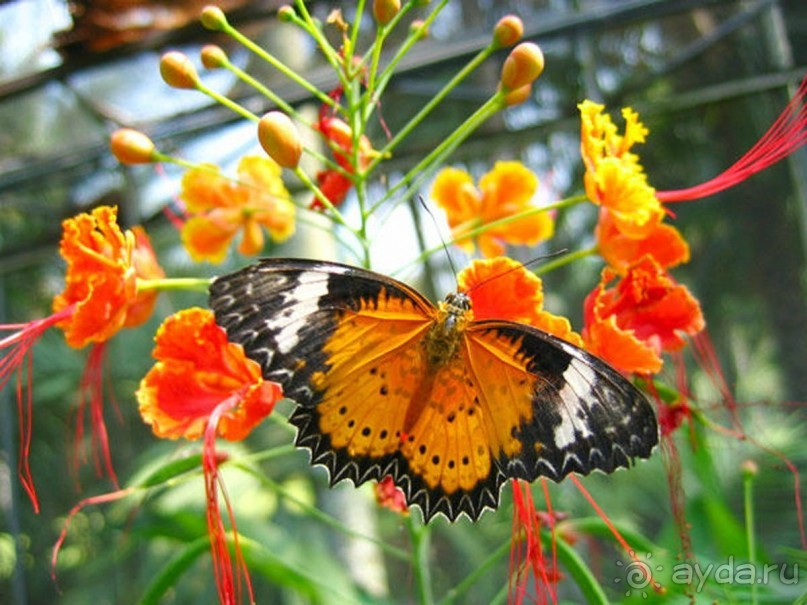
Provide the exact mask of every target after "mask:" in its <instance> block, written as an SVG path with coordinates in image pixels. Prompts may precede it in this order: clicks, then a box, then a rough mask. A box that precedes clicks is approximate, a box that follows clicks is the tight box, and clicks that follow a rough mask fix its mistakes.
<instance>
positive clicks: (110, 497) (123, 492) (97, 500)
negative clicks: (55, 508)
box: [50, 487, 136, 582]
mask: <svg viewBox="0 0 807 605" xmlns="http://www.w3.org/2000/svg"><path fill="white" fill-rule="evenodd" d="M135 491H136V488H134V487H127V488H125V489H119V490H116V491H114V492H110V493H108V494H101V495H100V496H90V497H89V498H84V499H83V500H81V501H80V502H79V503H78V504H76V505H75V506H74V507H73V508H71V509H70V512H69V513H67V517H66V518H65V520H64V525H63V526H62V531H61V532H60V533H59V538H58V539H57V540H56V543H55V544H54V545H53V551H52V552H51V556H50V577H51V578H52V579H53V581H54V582H56V561H57V560H58V558H59V551H60V550H61V549H62V545H63V544H64V541H65V540H66V539H67V530H68V529H70V523H71V522H72V521H73V517H75V516H76V515H77V514H78V513H79V512H80V511H81V509H83V508H84V507H85V506H89V505H91V504H105V503H107V502H114V501H115V500H120V499H121V498H125V497H126V496H128V495H129V494H131V493H134V492H135Z"/></svg>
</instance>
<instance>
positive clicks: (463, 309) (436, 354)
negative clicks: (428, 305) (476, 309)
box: [426, 292, 473, 367]
mask: <svg viewBox="0 0 807 605" xmlns="http://www.w3.org/2000/svg"><path fill="white" fill-rule="evenodd" d="M472 319H473V312H472V311H471V299H470V298H469V297H468V295H467V294H465V293H463V292H453V293H451V294H449V295H448V296H446V299H445V300H444V301H443V302H441V303H440V305H439V308H438V311H437V318H436V320H435V322H434V325H433V326H432V328H431V330H430V331H429V335H428V337H427V338H426V350H427V352H428V358H429V363H430V365H431V366H432V367H438V366H441V365H443V364H444V363H446V362H447V361H449V360H450V359H452V358H453V357H454V355H455V354H456V352H457V345H458V343H459V340H460V338H461V337H462V332H463V330H464V329H465V325H466V324H467V323H468V322H469V321H471V320H472Z"/></svg>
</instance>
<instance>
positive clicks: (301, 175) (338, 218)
mask: <svg viewBox="0 0 807 605" xmlns="http://www.w3.org/2000/svg"><path fill="white" fill-rule="evenodd" d="M293 172H294V174H295V175H296V176H297V178H298V179H300V180H301V181H302V183H303V185H305V186H306V187H308V189H310V190H311V191H312V192H313V194H314V196H315V197H316V198H317V200H318V201H319V202H320V203H322V205H323V206H325V209H326V210H328V212H329V214H327V215H326V216H327V217H328V218H330V219H331V220H333V221H334V222H336V223H338V224H340V225H342V226H343V227H346V228H347V229H349V230H350V231H351V232H352V233H356V232H355V230H354V229H353V228H352V227H351V226H350V225H348V224H347V222H346V221H345V217H343V216H342V213H341V212H339V210H337V209H336V206H334V205H333V204H332V203H331V200H329V199H328V196H326V195H325V194H324V193H323V192H322V189H320V188H319V187H317V185H316V183H314V182H313V181H312V180H311V179H310V178H308V175H307V174H306V173H305V172H303V170H302V168H300V167H299V166H297V167H296V168H295V169H294V171H293Z"/></svg>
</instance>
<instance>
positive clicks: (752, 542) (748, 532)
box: [743, 461, 758, 605]
mask: <svg viewBox="0 0 807 605" xmlns="http://www.w3.org/2000/svg"><path fill="white" fill-rule="evenodd" d="M746 464H747V465H748V467H750V466H751V465H753V462H751V461H748V462H747V463H746ZM755 475H756V471H755V469H752V468H746V467H745V465H744V468H743V504H744V507H745V539H746V541H747V542H748V562H749V563H751V565H753V566H755V567H756V563H757V561H756V558H757V557H756V552H757V544H756V535H755V532H754V476H755ZM751 603H752V605H757V603H758V595H757V586H756V584H755V583H753V582H752V583H751Z"/></svg>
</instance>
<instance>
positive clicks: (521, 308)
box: [457, 256, 583, 346]
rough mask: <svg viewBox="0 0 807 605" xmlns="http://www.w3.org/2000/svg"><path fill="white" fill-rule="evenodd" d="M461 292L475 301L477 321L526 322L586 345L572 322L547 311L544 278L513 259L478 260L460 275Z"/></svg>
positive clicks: (569, 340)
mask: <svg viewBox="0 0 807 605" xmlns="http://www.w3.org/2000/svg"><path fill="white" fill-rule="evenodd" d="M457 283H458V286H459V290H460V291H461V292H465V293H466V294H467V295H468V296H470V298H471V303H472V307H473V313H474V319H476V320H483V319H503V320H506V321H514V322H518V323H524V324H528V325H531V326H533V327H536V328H538V329H540V330H543V331H544V332H549V333H550V334H554V335H555V336H557V337H558V338H562V339H563V340H566V341H567V342H570V343H572V344H575V345H577V346H582V344H583V341H582V339H581V338H580V335H579V334H577V333H575V332H574V331H573V330H572V327H571V324H570V323H569V320H568V319H566V318H565V317H560V316H558V315H553V314H552V313H549V312H548V311H544V310H543V305H544V294H543V285H542V283H541V278H540V277H538V276H537V275H535V274H534V273H532V272H531V271H528V270H527V268H526V267H525V266H524V265H522V264H521V263H519V262H518V261H515V260H513V259H511V258H507V257H505V256H500V257H497V258H491V259H485V260H474V261H471V264H470V265H469V266H468V267H466V268H465V269H463V270H462V271H460V273H459V275H457Z"/></svg>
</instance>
